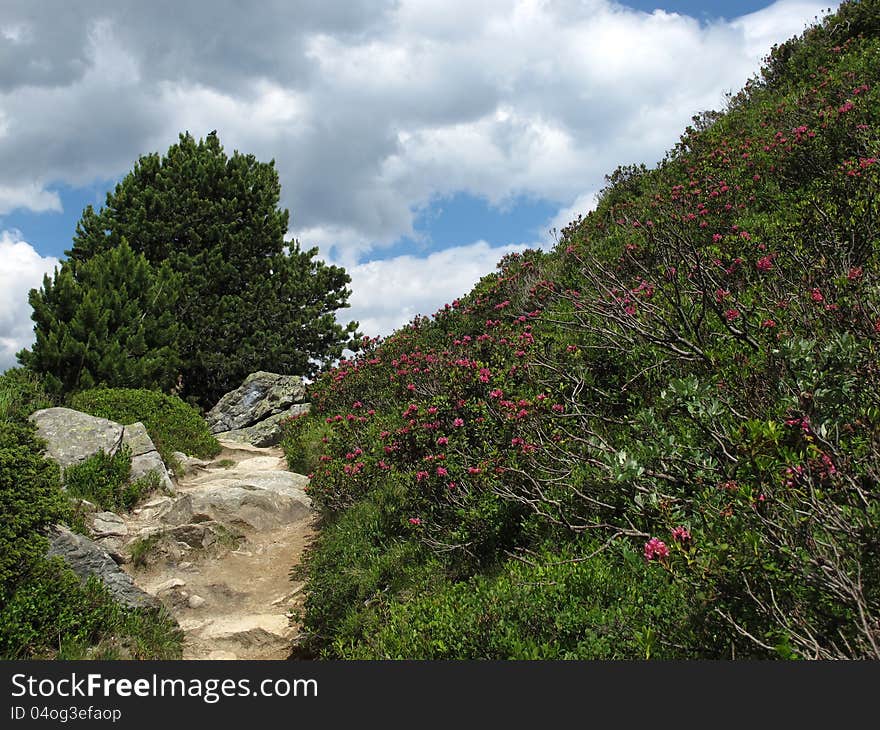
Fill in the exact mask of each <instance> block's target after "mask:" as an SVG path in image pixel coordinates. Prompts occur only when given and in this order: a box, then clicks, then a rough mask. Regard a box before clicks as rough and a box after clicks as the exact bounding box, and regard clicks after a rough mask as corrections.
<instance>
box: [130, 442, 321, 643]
mask: <svg viewBox="0 0 880 730" xmlns="http://www.w3.org/2000/svg"><path fill="white" fill-rule="evenodd" d="M221 444H222V445H223V447H224V448H223V451H222V452H221V453H220V454H219V455H218V456H217V457H216V458H215V459H214V460H213V461H212V462H207V463H206V462H191V463H189V464H188V465H187V474H186V476H184V477H183V478H182V479H180V480H179V482H178V486H177V493H176V495H175V496H174V497H158V498H156V499H153V500H151V501H149V502H147V503H146V504H145V505H143V506H142V507H140V508H139V509H137V510H135V511H134V512H133V513H132V515H130V516H129V517H126V522H127V528H128V534H129V535H130V536H132V537H134V539H133V540H131V541H130V542H129V544H128V550H129V551H130V552H132V553H133V555H134V559H133V560H132V561H131V562H129V563H128V564H127V565H126V566H125V570H126V571H127V572H128V573H129V574H130V575H131V577H132V578H133V579H134V581H135V583H136V584H137V585H138V586H140V587H141V588H143V589H144V590H145V591H147V592H148V593H150V594H153V595H155V596H157V597H158V598H159V599H160V600H161V601H162V602H163V603H164V604H165V605H166V606H167V607H168V608H169V609H170V610H171V612H172V613H173V614H174V616H175V617H176V618H177V620H178V622H179V623H180V626H181V628H182V629H183V630H184V632H185V643H184V658H185V659H286V658H287V657H288V655H289V654H290V651H291V645H292V641H293V638H294V636H295V634H296V626H293V625H291V622H290V616H291V611H292V610H293V609H295V608H296V607H297V605H298V601H299V599H300V590H301V588H302V585H301V584H299V583H294V582H292V581H291V580H290V575H289V574H290V570H291V568H292V567H293V566H294V565H295V564H297V563H298V561H299V560H300V558H301V555H302V552H303V549H304V547H305V546H306V544H307V543H308V542H309V540H310V539H311V537H312V535H313V529H314V527H313V524H314V516H313V513H312V511H311V506H310V502H309V499H308V497H307V496H306V494H305V492H304V491H303V487H304V486H305V485H306V484H307V481H308V480H307V479H306V477H304V476H301V475H299V474H292V473H291V472H289V471H287V468H286V464H285V461H284V458H283V456H282V454H281V451H280V449H275V448H257V447H254V446H250V445H249V444H243V443H237V442H232V441H221ZM138 542H140V547H141V550H140V551H139V550H138V545H137V543H138ZM139 552H140V553H141V557H140V558H139V557H138V553H139Z"/></svg>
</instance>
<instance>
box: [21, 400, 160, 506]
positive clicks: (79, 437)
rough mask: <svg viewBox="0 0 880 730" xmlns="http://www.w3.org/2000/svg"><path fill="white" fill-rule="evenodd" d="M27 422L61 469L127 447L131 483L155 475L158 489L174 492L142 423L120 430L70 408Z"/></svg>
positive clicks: (35, 415)
mask: <svg viewBox="0 0 880 730" xmlns="http://www.w3.org/2000/svg"><path fill="white" fill-rule="evenodd" d="M30 418H31V421H33V423H34V425H36V427H37V433H38V434H39V436H40V438H42V439H43V440H44V441H45V442H46V456H48V457H49V458H50V459H52V460H54V461H56V462H58V464H59V465H60V466H61V468H62V469H66V468H67V467H69V466H73V465H74V464H79V463H81V462H83V461H85V460H86V459H88V458H89V457H91V456H94V455H95V454H97V453H98V452H100V451H104V452H105V453H107V454H111V455H112V454H115V453H116V451H117V450H118V449H119V448H120V447H121V446H122V444H126V445H128V447H129V448H130V449H131V477H130V479H131V481H133V482H134V481H137V480H138V479H140V478H141V477H144V476H146V475H147V474H149V473H154V474H156V476H157V477H158V478H159V484H160V486H162V487H163V488H165V489H167V490H169V491H172V490H173V484H172V482H171V478H170V477H169V475H168V470H167V469H166V468H165V464H164V463H163V462H162V458H161V457H160V456H159V452H158V451H156V447H155V445H154V444H153V441H152V440H151V439H150V436H149V434H148V433H147V429H146V428H145V427H144V425H143V424H142V423H133V424H131V425H130V426H123V425H122V424H120V423H114V422H113V421H108V420H107V419H106V418H97V417H96V416H90V415H89V414H87V413H82V412H80V411H75V410H72V409H71V408H45V409H43V410H40V411H36V412H35V413H33V414H32V415H31V417H30Z"/></svg>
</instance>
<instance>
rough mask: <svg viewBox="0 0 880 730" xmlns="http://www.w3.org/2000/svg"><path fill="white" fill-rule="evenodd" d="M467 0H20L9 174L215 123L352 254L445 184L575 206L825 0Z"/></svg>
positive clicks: (15, 8) (95, 159) (92, 163)
mask: <svg viewBox="0 0 880 730" xmlns="http://www.w3.org/2000/svg"><path fill="white" fill-rule="evenodd" d="M455 2H456V4H460V5H461V6H462V7H466V8H467V11H466V12H463V13H462V14H461V15H459V14H458V13H457V12H456V11H455V5H453V4H451V3H450V1H449V0H447V1H446V2H439V0H437V1H435V0H430V1H425V0H399V2H395V3H391V2H384V1H381V0H364V2H359V3H354V2H352V3H346V4H345V8H346V10H345V12H337V11H336V10H334V9H333V7H332V5H333V4H332V3H331V4H327V3H319V2H306V3H304V4H288V3H285V2H273V3H268V4H267V5H266V6H265V7H264V8H263V9H261V12H260V13H254V12H253V11H252V10H251V9H249V8H247V7H245V6H239V4H237V3H233V2H219V0H218V2H215V1H214V0H212V3H211V5H210V11H206V9H207V8H208V7H209V6H208V3H207V0H205V2H204V3H202V4H200V3H198V2H193V3H188V4H187V7H186V8H185V9H184V10H182V11H181V12H180V13H178V14H176V15H175V14H172V13H167V12H164V11H163V7H164V5H163V3H160V2H157V3H155V4H154V3H137V2H135V1H134V0H120V1H119V2H117V3H113V4H110V5H108V4H107V3H101V2H92V1H89V0H83V2H82V3H81V4H78V12H77V13H66V11H65V13H66V14H65V16H64V17H63V18H62V17H58V15H57V13H53V12H52V10H51V8H52V7H53V6H54V4H52V3H46V2H39V1H38V0H27V2H25V1H24V0H10V9H9V11H8V13H7V15H8V19H6V20H5V25H4V27H8V28H26V29H27V39H28V42H27V44H26V46H17V47H21V48H25V47H26V50H27V53H28V54H30V55H29V56H25V57H23V58H22V59H21V63H18V64H16V63H12V64H11V65H7V66H6V68H4V69H2V70H0V117H2V118H3V120H4V124H5V129H6V134H5V135H3V136H0V157H2V158H3V160H4V166H3V168H2V169H0V190H20V189H23V188H25V187H26V186H27V185H30V184H32V183H31V181H33V180H50V181H59V182H64V183H68V184H74V185H76V184H85V183H88V182H91V181H92V180H94V179H96V178H100V179H111V178H114V177H116V176H119V175H121V174H124V173H125V172H126V171H127V170H128V169H130V167H131V165H132V163H133V162H134V160H135V159H136V157H137V156H138V155H139V154H142V153H145V152H149V151H154V150H164V149H166V148H167V146H168V145H170V144H172V143H173V142H175V141H176V137H177V133H178V132H180V131H183V130H189V131H191V132H193V133H194V134H196V135H197V136H201V135H204V134H206V133H207V132H208V131H210V130H211V129H217V130H218V131H219V133H220V137H221V140H223V143H224V145H225V146H226V147H227V149H229V150H232V149H239V150H242V151H245V152H251V153H253V154H255V155H256V156H257V157H258V158H260V159H270V158H273V159H275V160H276V162H277V166H278V169H279V172H280V175H281V182H282V204H283V205H285V206H286V207H288V208H290V209H291V211H292V213H293V216H292V222H291V226H292V228H291V232H292V234H294V235H296V236H297V237H299V238H301V239H302V240H303V241H306V239H307V235H306V233H308V232H312V231H317V232H330V231H339V232H341V234H342V239H341V240H340V241H338V242H336V243H334V244H332V246H333V247H334V248H335V249H336V250H337V251H338V252H339V256H338V257H339V258H345V259H353V258H355V257H357V256H358V255H361V254H363V253H364V247H366V248H367V249H369V248H370V247H381V246H383V245H388V244H390V243H392V242H394V241H395V240H397V239H399V238H400V237H401V236H410V237H411V236H412V232H413V231H412V229H413V216H414V211H416V210H418V209H419V208H421V207H423V206H424V205H425V204H427V203H429V202H430V201H431V200H433V199H436V198H438V197H443V196H448V195H451V194H454V193H456V192H470V193H472V194H474V195H478V196H482V197H484V198H486V199H488V200H490V201H491V202H492V203H496V204H504V203H505V201H508V200H510V199H511V198H514V197H516V196H518V195H527V196H530V197H532V198H541V199H545V200H551V201H555V202H557V203H558V204H559V206H560V208H564V207H569V206H571V204H572V203H573V202H574V201H575V200H576V199H577V198H578V197H579V196H582V195H583V194H584V192H585V191H586V190H595V189H597V188H599V187H601V184H602V180H603V176H604V175H605V174H606V173H609V172H611V171H612V170H613V169H614V168H615V167H616V166H617V165H618V164H627V163H634V162H646V163H648V164H651V163H653V162H654V161H656V160H658V159H660V158H661V157H662V156H663V153H664V152H665V151H666V149H668V148H669V147H671V146H672V144H673V143H674V142H675V140H676V139H677V137H678V134H679V133H680V132H681V130H682V128H683V127H684V126H685V125H686V124H687V123H688V122H689V121H690V118H691V116H692V115H693V114H695V113H697V112H699V111H702V110H704V109H707V108H711V107H716V108H717V107H718V106H720V105H721V104H722V103H723V93H724V92H725V91H735V90H737V89H738V88H740V87H741V86H742V84H743V83H744V82H745V80H746V79H747V78H748V76H750V75H751V74H752V73H754V72H755V71H756V70H757V68H758V65H759V61H760V58H761V56H762V55H763V54H764V53H766V52H767V51H768V50H769V47H770V46H771V45H772V43H774V42H778V41H782V40H785V39H786V38H787V37H789V36H790V35H792V34H795V33H798V32H800V31H801V30H802V29H803V27H804V25H805V24H806V23H807V22H809V21H810V20H811V19H812V18H813V17H814V16H816V15H818V14H819V13H820V12H821V9H822V4H821V3H819V2H814V1H812V0H779V1H778V2H776V3H775V4H773V5H771V6H770V7H768V8H766V9H764V10H761V11H758V12H756V13H752V14H750V15H747V16H744V17H742V18H738V19H734V20H733V21H726V20H718V21H715V22H712V23H709V24H700V23H699V22H698V21H696V20H695V19H693V18H690V17H687V16H684V15H679V14H674V13H666V12H663V11H659V10H658V11H655V12H653V13H645V12H641V11H636V10H632V9H629V8H625V7H624V6H621V5H618V4H616V3H613V2H611V1H610V0H581V1H579V2H576V1H575V0H541V1H539V0H491V1H487V2H480V3H476V4H474V3H472V2H468V3H465V2H464V0H455ZM154 5H155V6H156V7H154ZM461 17H466V18H467V22H461V21H460V18H461ZM59 23H62V24H63V25H64V27H65V30H66V32H65V33H64V34H62V35H59V34H58V32H57V28H58V25H59ZM16 32H17V31H16ZM255 37H259V38H260V43H258V44H255V43H253V38H255ZM23 52H24V51H22V53H23ZM4 89H5V91H4ZM46 195H50V196H51V193H46ZM47 200H49V199H48V198H46V197H45V196H44V197H39V196H36V197H33V196H32V197H31V198H26V197H24V198H21V202H20V203H19V204H20V205H24V206H33V207H34V209H35V210H46V209H47ZM0 202H2V196H0ZM324 247H325V248H326V244H325V246H324ZM347 247H348V250H344V249H346V248H347Z"/></svg>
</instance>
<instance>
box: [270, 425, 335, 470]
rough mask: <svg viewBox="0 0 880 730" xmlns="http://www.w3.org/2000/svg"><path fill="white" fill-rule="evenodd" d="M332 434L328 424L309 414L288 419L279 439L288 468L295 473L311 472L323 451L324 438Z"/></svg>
mask: <svg viewBox="0 0 880 730" xmlns="http://www.w3.org/2000/svg"><path fill="white" fill-rule="evenodd" d="M332 435H333V429H332V428H330V426H328V425H327V424H326V423H324V421H323V420H321V419H319V418H315V417H310V416H309V414H304V415H301V416H299V417H296V418H292V419H291V420H289V421H288V422H287V423H285V424H284V426H283V436H282V439H281V448H282V449H283V450H284V455H285V457H286V458H287V466H288V468H289V469H290V470H291V471H293V472H296V473H297V474H311V473H312V472H313V471H314V470H315V469H316V467H317V466H318V464H319V459H320V457H321V454H323V453H324V449H325V446H324V444H325V443H326V441H325V440H326V439H327V438H329V437H330V436H332Z"/></svg>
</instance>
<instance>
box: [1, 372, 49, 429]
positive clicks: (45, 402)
mask: <svg viewBox="0 0 880 730" xmlns="http://www.w3.org/2000/svg"><path fill="white" fill-rule="evenodd" d="M53 405H55V404H54V402H53V401H52V399H51V398H50V397H49V396H48V395H47V394H46V392H45V390H44V389H43V385H42V381H41V380H40V378H39V376H37V375H35V374H34V373H32V372H31V371H29V370H26V369H24V368H12V369H10V370H7V371H6V372H4V373H3V374H2V375H0V421H24V420H25V419H26V418H27V417H28V416H29V415H30V414H31V413H33V412H34V411H37V410H40V409H41V408H49V407H51V406H53Z"/></svg>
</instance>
